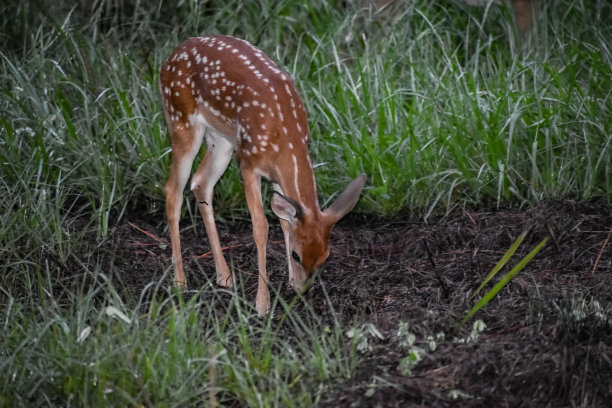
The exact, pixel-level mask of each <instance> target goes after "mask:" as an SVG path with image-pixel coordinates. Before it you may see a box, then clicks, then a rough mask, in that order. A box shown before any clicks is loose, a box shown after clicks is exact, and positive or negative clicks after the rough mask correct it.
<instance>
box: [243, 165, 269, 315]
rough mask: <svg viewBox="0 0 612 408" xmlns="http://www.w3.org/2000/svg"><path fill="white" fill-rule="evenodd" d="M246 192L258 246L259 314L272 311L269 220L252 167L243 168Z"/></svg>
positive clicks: (258, 181)
mask: <svg viewBox="0 0 612 408" xmlns="http://www.w3.org/2000/svg"><path fill="white" fill-rule="evenodd" d="M241 171H242V180H243V182H244V193H245V196H246V200H247V205H248V207H249V212H250V213H251V221H252V223H253V239H254V240H255V246H256V247H257V264H258V266H259V279H258V282H257V300H256V303H255V307H256V309H257V314H258V315H259V316H264V315H267V314H268V312H269V311H270V292H269V291H268V273H267V271H266V245H267V243H268V220H267V218H266V214H265V212H264V208H263V203H262V201H261V176H258V175H257V174H255V173H254V172H253V171H252V170H250V169H245V168H242V169H241Z"/></svg>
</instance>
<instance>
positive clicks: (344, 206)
mask: <svg viewBox="0 0 612 408" xmlns="http://www.w3.org/2000/svg"><path fill="white" fill-rule="evenodd" d="M367 179H368V177H367V176H366V175H365V173H364V174H361V175H360V176H359V177H357V178H356V179H355V180H353V181H351V182H350V184H349V185H348V186H347V187H346V188H345V189H344V191H343V192H342V194H340V196H339V197H338V198H336V201H334V202H333V203H332V205H330V206H329V208H327V210H325V214H326V215H327V216H329V217H330V218H331V220H332V221H333V223H336V222H338V221H339V220H340V218H342V217H344V216H345V215H346V214H347V213H348V212H349V211H351V210H352V209H353V208H354V207H355V204H357V200H359V195H360V194H361V190H363V188H364V187H365V183H366V180H367Z"/></svg>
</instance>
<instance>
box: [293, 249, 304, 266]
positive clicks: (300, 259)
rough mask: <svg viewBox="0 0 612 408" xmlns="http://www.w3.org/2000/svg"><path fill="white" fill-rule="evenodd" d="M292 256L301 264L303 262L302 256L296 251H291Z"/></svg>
mask: <svg viewBox="0 0 612 408" xmlns="http://www.w3.org/2000/svg"><path fill="white" fill-rule="evenodd" d="M291 257H292V258H293V260H294V261H295V262H297V263H299V264H301V263H302V258H300V256H299V255H298V253H297V252H295V251H291Z"/></svg>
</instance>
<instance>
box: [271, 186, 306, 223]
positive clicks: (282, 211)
mask: <svg viewBox="0 0 612 408" xmlns="http://www.w3.org/2000/svg"><path fill="white" fill-rule="evenodd" d="M270 205H271V206H272V211H274V214H276V215H277V216H278V218H280V219H282V220H285V221H289V222H294V221H295V220H296V219H297V220H299V219H301V218H302V207H301V206H300V204H299V203H297V202H296V201H295V200H292V199H291V198H289V197H285V196H284V195H282V194H280V193H277V192H274V194H273V195H272V200H270Z"/></svg>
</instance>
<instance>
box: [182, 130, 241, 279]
mask: <svg viewBox="0 0 612 408" xmlns="http://www.w3.org/2000/svg"><path fill="white" fill-rule="evenodd" d="M206 144H207V149H206V154H205V155H204V159H202V163H200V166H199V167H198V170H197V171H196V173H195V174H194V175H193V178H192V180H191V190H193V193H194V194H195V196H196V199H197V200H198V208H199V209H200V214H201V215H202V220H203V221H204V226H205V227H206V235H208V242H209V244H210V250H211V251H212V254H213V258H214V260H215V269H216V271H217V284H218V285H220V286H226V287H231V286H232V276H231V274H230V270H229V268H228V266H227V262H226V261H225V257H224V256H223V251H222V250H221V243H220V242H219V234H218V232H217V226H216V224H215V214H214V210H213V190H214V187H215V184H217V181H219V179H220V178H221V176H222V175H223V173H224V172H225V170H226V169H227V166H228V165H229V162H230V160H231V158H232V155H233V153H234V146H233V145H232V143H230V142H229V141H228V140H227V139H226V138H225V137H224V136H223V135H222V134H221V133H219V132H217V131H216V130H214V129H213V128H208V129H207V131H206Z"/></svg>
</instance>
